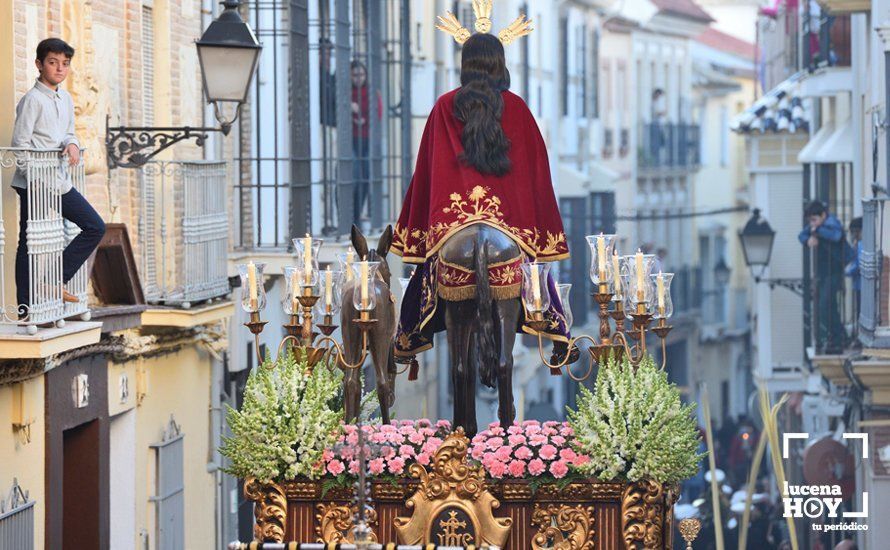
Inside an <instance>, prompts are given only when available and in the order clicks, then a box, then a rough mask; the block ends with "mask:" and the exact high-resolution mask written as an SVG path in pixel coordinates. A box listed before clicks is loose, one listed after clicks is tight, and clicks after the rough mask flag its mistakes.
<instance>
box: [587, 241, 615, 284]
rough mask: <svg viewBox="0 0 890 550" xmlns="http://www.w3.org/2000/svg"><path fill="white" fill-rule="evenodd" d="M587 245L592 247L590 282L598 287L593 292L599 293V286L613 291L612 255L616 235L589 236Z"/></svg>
mask: <svg viewBox="0 0 890 550" xmlns="http://www.w3.org/2000/svg"><path fill="white" fill-rule="evenodd" d="M586 239H587V245H588V246H589V247H590V280H591V281H592V282H593V284H594V285H597V286H596V287H595V288H594V289H593V290H594V292H599V290H600V289H599V285H607V287H608V288H607V291H608V292H611V289H612V276H613V275H612V270H613V268H612V255H613V254H614V252H615V242H616V235H604V234H602V233H600V234H599V235H588V236H587V237H586Z"/></svg>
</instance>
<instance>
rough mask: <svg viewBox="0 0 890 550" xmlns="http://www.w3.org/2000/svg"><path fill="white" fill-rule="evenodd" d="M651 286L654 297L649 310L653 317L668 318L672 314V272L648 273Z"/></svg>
mask: <svg viewBox="0 0 890 550" xmlns="http://www.w3.org/2000/svg"><path fill="white" fill-rule="evenodd" d="M650 279H651V280H652V286H654V287H655V299H654V300H653V301H652V304H653V305H652V306H651V307H650V312H651V313H652V316H653V318H654V319H670V317H671V316H672V315H673V314H674V301H673V300H672V299H671V282H672V281H673V280H674V274H673V273H656V274H655V275H650Z"/></svg>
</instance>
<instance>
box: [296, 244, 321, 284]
mask: <svg viewBox="0 0 890 550" xmlns="http://www.w3.org/2000/svg"><path fill="white" fill-rule="evenodd" d="M323 242H324V241H323V240H321V239H315V238H313V237H310V236H308V235H307V236H305V237H299V238H296V239H293V243H294V252H295V253H296V256H297V267H299V268H300V270H301V271H302V272H303V273H302V276H303V279H304V280H303V284H304V285H305V286H313V285H315V284H317V283H318V253H319V252H320V251H321V245H322V243H323Z"/></svg>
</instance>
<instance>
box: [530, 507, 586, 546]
mask: <svg viewBox="0 0 890 550" xmlns="http://www.w3.org/2000/svg"><path fill="white" fill-rule="evenodd" d="M593 521H594V513H593V507H592V506H587V507H583V506H556V505H549V506H546V507H545V506H541V505H540V504H536V505H535V509H534V512H532V525H534V526H535V527H537V528H538V532H537V533H535V536H534V538H532V549H533V550H545V549H552V550H593V549H594V536H595V533H594V529H593Z"/></svg>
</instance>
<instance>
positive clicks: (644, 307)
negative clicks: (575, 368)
mask: <svg viewBox="0 0 890 550" xmlns="http://www.w3.org/2000/svg"><path fill="white" fill-rule="evenodd" d="M616 240H617V239H616V236H615V235H603V234H600V235H591V236H588V237H587V242H588V245H589V246H590V250H591V264H590V279H591V281H592V282H593V285H594V289H595V291H594V293H593V298H594V300H595V301H596V304H597V306H598V310H599V320H600V328H599V337H598V338H597V337H596V336H592V335H587V334H582V335H579V336H575V337H573V338H571V339H570V340H569V342H568V351H567V352H566V354H565V357H563V358H562V360H561V361H559V362H556V363H550V362H549V361H548V360H547V358H546V356H545V354H544V341H543V336H542V334H543V333H544V332H546V331H547V329H548V328H551V327H552V326H553V325H554V320H553V319H552V318H548V315H547V312H548V311H549V310H550V309H551V305H552V302H551V297H550V292H549V284H548V279H549V277H550V264H549V263H542V262H528V263H524V264H523V265H522V301H523V305H524V306H525V310H526V311H527V312H528V315H529V318H530V321H529V326H530V327H531V328H532V329H533V330H535V332H537V334H538V352H539V354H540V356H541V361H542V362H543V363H544V365H546V366H547V367H550V369H551V370H552V371H553V372H554V373H556V374H558V373H559V372H561V370H562V368H563V367H566V372H567V373H568V375H569V376H570V377H571V378H572V379H573V380H575V381H578V382H581V381H583V380H586V379H587V378H589V377H590V375H591V373H592V372H593V367H594V365H595V364H599V363H602V362H604V361H606V360H607V358H609V357H612V358H615V359H621V358H623V357H627V359H628V360H629V361H630V363H631V364H632V365H634V366H636V365H639V364H640V362H642V361H643V359H644V358H645V357H646V355H647V351H648V350H647V347H646V346H647V344H646V339H647V335H648V334H649V333H650V332H651V333H654V334H655V335H656V336H657V337H658V338H659V340H660V342H661V352H662V353H661V368H662V369H663V368H664V367H665V364H666V355H667V354H666V339H667V335H668V333H669V332H670V331H671V329H672V328H673V327H672V326H671V325H669V324H668V319H670V317H671V316H672V315H673V310H674V308H673V302H672V300H671V293H670V286H671V281H672V280H673V277H674V275H673V273H662V272H661V271H660V270H659V271H658V272H657V273H656V272H655V267H656V263H657V262H656V259H655V256H653V255H650V254H643V253H642V252H641V251H639V250H638V251H637V252H636V254H633V255H630V256H620V255H619V254H618V251H617V250H616V242H615V241H616ZM559 286H563V285H559ZM566 294H567V292H559V295H558V297H557V299H558V300H560V302H561V303H560V305H561V306H562V310H563V311H564V312H565V313H566V315H565V321H566V328H567V329H569V328H571V318H572V317H571V314H570V306H569V304H568V302H567V300H566V299H565V297H566ZM613 321H614V324H615V330H614V331H613V330H612V322H613ZM628 321H629V322H630V326H629V327H627V326H626V324H627V322H628ZM653 321H654V322H655V325H654V326H652V323H653ZM584 341H586V342H588V343H589V344H590V347H589V348H588V351H589V360H588V368H587V371H586V372H585V373H584V375H583V376H576V375H575V374H574V373H573V372H572V370H571V368H569V366H568V363H569V361H570V358H571V357H572V350H573V348H575V347H577V346H578V344H580V343H582V342H584Z"/></svg>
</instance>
